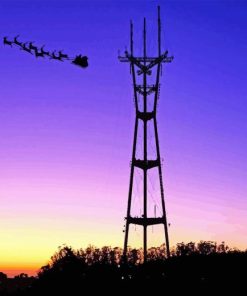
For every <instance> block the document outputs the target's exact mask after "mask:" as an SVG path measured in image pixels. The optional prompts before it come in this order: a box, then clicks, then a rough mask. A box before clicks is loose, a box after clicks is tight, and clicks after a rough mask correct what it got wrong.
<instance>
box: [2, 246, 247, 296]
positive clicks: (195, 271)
mask: <svg viewBox="0 0 247 296" xmlns="http://www.w3.org/2000/svg"><path fill="white" fill-rule="evenodd" d="M165 254H166V249H165V246H164V245H162V246H161V247H158V248H150V249H149V250H148V261H147V263H145V264H142V262H143V252H142V249H129V250H128V253H127V260H123V257H122V255H123V251H122V249H121V248H111V247H103V248H96V247H94V246H89V247H88V248H86V249H80V250H74V249H73V248H71V247H69V246H62V247H60V248H59V249H58V251H57V252H56V253H55V254H54V255H53V256H52V257H51V260H50V262H49V264H47V265H46V266H43V267H41V269H40V270H39V272H38V275H37V278H36V279H34V280H33V281H32V284H31V285H30V286H29V287H28V288H25V289H22V290H20V291H18V292H17V293H16V294H15V295H32V296H34V295H35V296H39V295H65V294H66V295H71V296H73V295H83V294H85V291H90V292H92V293H93V292H99V291H100V292H101V293H113V292H117V291H120V292H121V294H122V292H125V293H128V294H129V293H130V291H133V292H134V291H135V292H137V293H139V292H141V291H145V292H147V291H150V293H151V294H153V293H154V292H157V293H158V292H159V291H164V292H165V289H171V290H172V291H173V293H175V291H177V292H178V291H181V290H182V291H183V293H185V292H190V294H193V293H196V291H198V289H199V290H201V292H202V291H203V292H210V291H211V290H212V289H213V290H214V291H216V290H217V291H220V294H219V295H223V294H222V293H223V291H227V292H229V291H230V289H234V291H235V292H234V295H238V294H237V293H236V290H237V289H238V288H241V287H242V286H243V287H244V286H245V283H246V282H247V270H246V267H247V251H239V250H237V249H231V248H229V247H228V246H227V245H226V244H225V243H224V242H222V243H221V244H216V243H215V242H209V241H201V242H199V243H197V244H195V243H193V242H190V243H179V244H177V246H176V247H175V248H172V250H171V257H170V258H166V257H165ZM116 289H117V290H116ZM162 294H163V293H162ZM6 295H7V294H6ZM239 295H240V294H239Z"/></svg>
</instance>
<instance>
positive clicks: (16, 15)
mask: <svg viewBox="0 0 247 296" xmlns="http://www.w3.org/2000/svg"><path fill="white" fill-rule="evenodd" d="M157 4H160V5H161V16H162V26H163V33H162V37H163V50H165V49H168V50H169V52H170V54H172V55H174V56H175V59H174V61H173V63H172V64H168V65H166V67H165V68H164V71H163V76H162V79H161V83H162V86H161V96H160V101H159V106H158V108H159V110H158V124H159V135H160V146H161V154H162V157H163V158H164V163H163V171H164V183H165V192H166V196H165V198H166V203H167V212H168V220H169V222H170V223H171V227H170V238H171V244H172V245H175V244H176V243H177V242H181V241H198V240H200V239H204V240H217V241H219V242H220V241H222V240H225V241H227V242H228V243H229V244H230V245H231V246H236V247H239V248H246V245H247V232H246V229H247V218H246V217H247V215H246V214H247V203H246V192H247V182H246V177H247V160H246V150H247V139H246V133H247V124H246V114H247V91H246V89H247V88H246V81H245V80H246V74H247V59H246V53H247V39H246V29H247V13H246V11H247V3H246V1H213V0H211V1H159V2H158V1H129V2H128V1H110V0H108V1H103V0H102V1H71V0H61V1H59V2H58V1H39V0H38V1H31V0H30V1H13V0H8V1H6V0H2V1H1V2H0V32H1V36H5V35H7V36H9V37H10V39H11V37H13V36H15V35H17V34H20V40H23V41H35V43H36V44H37V45H40V46H41V45H43V44H46V48H47V49H51V50H55V49H64V51H65V52H67V53H68V54H69V55H72V56H73V55H76V54H79V53H81V54H83V55H87V56H88V57H89V67H88V68H87V69H85V70H83V69H80V68H79V67H75V66H73V65H71V64H70V63H69V62H66V63H60V62H56V61H49V60H47V59H39V60H36V59H35V57H33V56H31V55H29V54H28V53H25V52H21V51H20V50H19V49H18V48H12V49H11V48H9V47H4V46H3V45H1V46H0V60H1V67H0V126H1V128H0V159H1V166H0V209H1V212H0V223H1V228H0V231H1V242H0V254H2V255H0V256H1V257H0V262H2V265H0V269H3V268H1V266H3V267H6V266H7V267H8V266H10V267H11V266H12V267H13V266H17V265H18V264H19V265H18V266H24V263H26V264H30V265H32V264H33V265H34V266H39V264H42V263H43V262H44V261H45V260H46V259H48V258H49V256H50V255H52V253H53V252H54V250H56V248H57V246H59V245H61V244H63V243H68V244H71V245H72V246H74V247H80V246H86V245H88V244H90V243H91V244H96V245H99V246H101V245H109V244H111V245H120V246H121V245H122V243H123V233H122V228H123V227H122V226H123V223H124V221H123V218H124V216H125V213H126V206H127V193H128V182H129V170H130V166H129V163H130V159H131V149H132V137H133V128H134V105H133V99H132V97H133V93H132V81H131V76H130V74H129V67H128V66H127V65H126V64H121V63H119V61H118V59H117V56H118V50H121V52H122V53H123V51H124V50H125V47H126V46H128V44H129V20H130V19H132V20H133V21H134V30H135V48H136V52H137V53H141V50H142V44H141V37H142V33H141V29H142V28H141V26H142V23H143V17H144V16H146V17H147V26H148V53H149V54H151V55H153V54H154V53H156V51H155V50H156V47H155V45H156V39H155V38H156V13H157V11H156V7H157ZM151 34H152V36H154V37H151ZM164 39H165V40H164ZM154 182H155V180H154ZM160 233H161V235H162V232H159V231H158V228H157V231H156V230H155V231H154V232H153V233H151V234H150V240H151V241H150V244H153V243H157V244H158V243H161V242H162V240H161V238H162V237H161V235H160ZM132 234H134V235H133V236H132V242H133V245H136V244H137V245H138V243H139V241H140V238H141V232H140V231H139V230H137V231H136V232H133V231H132ZM5 254H7V255H5ZM35 264H36V265H35ZM7 267H6V268H7ZM10 267H9V268H10ZM13 268H14V267H13Z"/></svg>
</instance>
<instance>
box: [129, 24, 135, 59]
mask: <svg viewBox="0 0 247 296" xmlns="http://www.w3.org/2000/svg"><path fill="white" fill-rule="evenodd" d="M133 53H134V52H133V23H132V21H130V54H131V56H132V57H133Z"/></svg>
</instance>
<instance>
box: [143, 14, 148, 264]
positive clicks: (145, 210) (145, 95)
mask: <svg viewBox="0 0 247 296" xmlns="http://www.w3.org/2000/svg"><path fill="white" fill-rule="evenodd" d="M143 57H144V66H145V65H146V57H147V51H146V18H144V24H143ZM143 113H144V114H146V113H147V73H146V71H144V73H143ZM143 160H144V162H145V163H146V162H147V121H146V120H144V121H143ZM143 218H144V221H145V220H146V219H147V169H146V168H145V169H144V170H143ZM143 253H144V262H146V260H147V225H146V224H144V225H143Z"/></svg>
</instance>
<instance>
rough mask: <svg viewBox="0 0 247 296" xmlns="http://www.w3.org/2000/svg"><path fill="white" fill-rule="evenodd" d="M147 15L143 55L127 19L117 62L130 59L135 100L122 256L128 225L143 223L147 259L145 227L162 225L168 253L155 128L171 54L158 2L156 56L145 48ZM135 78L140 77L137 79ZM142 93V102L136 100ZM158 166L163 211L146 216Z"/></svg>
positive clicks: (158, 150)
mask: <svg viewBox="0 0 247 296" xmlns="http://www.w3.org/2000/svg"><path fill="white" fill-rule="evenodd" d="M146 48H147V46H146V19H145V18H144V29H143V56H142V57H136V56H134V48H133V23H132V22H131V23H130V52H128V51H127V50H126V51H125V55H124V56H119V60H120V62H128V63H130V69H131V74H132V79H133V87H134V102H135V111H136V118H135V128H134V142H133V151H132V162H131V172H130V183H129V194H128V206H127V216H126V218H125V219H126V225H125V240H124V256H125V257H126V254H127V246H128V237H129V226H130V224H136V225H141V226H143V250H144V262H145V261H146V260H147V227H148V226H151V225H156V224H163V225H164V233H165V244H166V252H167V257H169V256H170V250H169V237H168V227H167V218H166V208H165V199H164V187H163V181H162V168H161V157H160V148H159V138H158V128H157V120H156V113H157V101H158V98H159V92H160V76H161V67H162V63H170V62H171V61H172V60H173V57H168V51H165V52H164V53H161V21H160V7H159V6H158V56H156V57H148V56H147V52H146ZM138 77H139V78H138ZM137 78H138V79H139V80H141V82H140V83H137ZM151 78H152V79H153V81H154V84H149V83H148V81H149V80H151ZM139 96H141V99H142V102H141V103H140V100H138V97H139ZM151 96H152V109H151V110H148V106H147V101H148V99H149V98H150V97H151ZM141 121H142V122H143V130H142V133H143V136H142V139H141V140H142V143H141V145H142V147H143V148H142V149H143V157H142V159H137V158H136V147H137V142H138V138H137V134H138V127H139V126H140V122H141ZM150 125H152V127H153V128H154V138H155V150H156V158H155V159H150V158H149V154H148V141H147V139H148V126H150ZM136 168H138V169H141V170H142V171H143V214H142V215H140V217H138V216H135V217H133V216H131V203H132V192H133V179H134V174H135V169H136ZM155 168H156V169H158V176H159V185H160V195H161V196H160V198H161V207H162V215H161V217H156V215H155V217H148V213H147V203H148V198H149V196H148V188H147V185H148V182H147V177H148V172H149V170H151V169H155Z"/></svg>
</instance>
